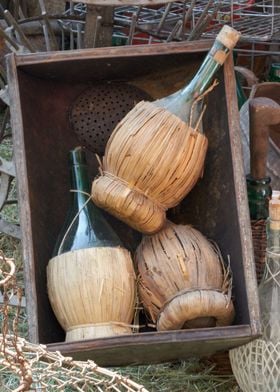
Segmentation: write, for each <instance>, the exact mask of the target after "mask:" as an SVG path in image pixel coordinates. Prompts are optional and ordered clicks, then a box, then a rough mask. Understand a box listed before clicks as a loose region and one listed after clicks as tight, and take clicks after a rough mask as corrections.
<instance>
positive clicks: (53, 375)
mask: <svg viewBox="0 0 280 392" xmlns="http://www.w3.org/2000/svg"><path fill="white" fill-rule="evenodd" d="M0 287H1V289H2V291H3V293H4V295H3V297H4V304H3V306H1V308H0V315H1V316H2V320H3V322H2V331H1V332H2V333H1V334H0V371H2V372H5V373H11V374H12V375H13V376H14V377H15V379H16V387H15V389H13V391H14V392H19V391H41V392H42V391H67V392H68V391H69V392H70V391H80V392H82V391H87V392H89V391H98V392H103V391H114V392H123V391H127V392H136V391H138V392H140V391H141V392H148V391H147V390H146V389H145V388H144V387H143V386H141V385H139V384H137V383H136V382H134V381H132V380H130V379H129V378H127V377H124V376H121V375H119V374H118V373H116V372H113V371H111V370H109V369H105V368H102V367H99V366H97V365H96V363H95V362H93V361H90V360H88V361H86V362H85V361H75V360H73V359H72V358H71V357H64V356H63V355H62V354H61V353H60V352H50V351H48V350H47V347H46V346H44V345H38V344H32V343H29V342H28V341H27V340H25V339H24V338H22V337H20V336H18V333H17V330H18V328H17V324H18V319H19V314H20V301H21V296H22V291H21V289H20V288H19V287H18V286H17V283H16V278H15V265H14V262H13V259H9V258H5V256H4V255H3V253H1V254H0ZM14 295H17V297H18V301H19V306H18V308H17V311H16V313H15V316H14V319H13V320H12V322H11V320H9V299H10V298H11V297H12V296H14Z"/></svg>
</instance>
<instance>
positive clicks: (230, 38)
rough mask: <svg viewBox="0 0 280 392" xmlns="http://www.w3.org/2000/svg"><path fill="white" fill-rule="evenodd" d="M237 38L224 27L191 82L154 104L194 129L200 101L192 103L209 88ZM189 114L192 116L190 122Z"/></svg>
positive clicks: (230, 29) (232, 31) (232, 30)
mask: <svg viewBox="0 0 280 392" xmlns="http://www.w3.org/2000/svg"><path fill="white" fill-rule="evenodd" d="M239 37H240V34H239V33H238V32H237V31H236V30H234V29H233V28H231V27H230V26H227V25H225V26H224V27H223V28H222V29H221V31H220V32H219V34H218V35H217V37H216V39H215V42H214V44H213V46H212V48H211V49H210V51H209V52H208V54H207V56H206V58H205V59H204V61H203V63H202V64H201V66H200V68H199V70H198V72H197V73H196V75H195V76H194V78H193V79H192V80H191V82H190V83H189V84H187V85H186V86H185V87H183V88H182V89H181V90H179V91H177V92H175V93H174V94H172V95H169V96H168V97H165V98H162V99H158V100H156V101H155V102H154V104H155V105H157V106H160V107H163V108H165V109H167V110H168V111H170V112H171V113H173V114H175V115H176V116H178V117H179V118H181V120H183V121H185V122H186V123H188V124H189V125H190V126H191V127H195V126H196V124H197V120H198V118H199V116H200V113H201V109H202V101H199V102H198V104H196V105H194V106H193V103H194V101H195V100H196V99H197V98H198V97H200V96H202V95H203V94H204V93H205V91H206V90H207V89H208V88H209V86H210V84H211V82H212V79H213V76H214V74H215V73H216V72H217V71H218V69H219V68H220V67H221V65H222V64H223V63H224V62H225V60H226V58H227V56H228V54H229V53H230V51H231V50H232V49H233V47H234V46H235V45H236V43H237V41H238V39H239ZM192 108H193V109H192ZM191 112H192V114H193V115H192V119H191V120H190V117H191ZM200 130H201V128H200Z"/></svg>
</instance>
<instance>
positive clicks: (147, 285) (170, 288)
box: [135, 221, 234, 330]
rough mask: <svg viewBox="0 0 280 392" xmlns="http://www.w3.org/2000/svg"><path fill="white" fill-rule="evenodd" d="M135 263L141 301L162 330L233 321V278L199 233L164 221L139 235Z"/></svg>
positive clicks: (216, 249) (212, 246) (212, 245)
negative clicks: (154, 231) (148, 233)
mask: <svg viewBox="0 0 280 392" xmlns="http://www.w3.org/2000/svg"><path fill="white" fill-rule="evenodd" d="M135 261H136V264H137V267H138V272H139V295H140V299H141V301H142V303H143V306H144V308H145V310H146V312H147V313H148V315H149V316H150V318H151V320H152V321H153V322H154V323H157V326H158V328H159V329H160V330H162V329H165V328H167V329H178V328H182V327H183V328H203V327H209V326H217V325H225V324H230V323H231V321H232V319H233V316H234V310H233V305H232V303H231V299H230V289H231V287H230V286H231V280H230V279H231V276H230V274H229V273H227V272H228V271H226V270H225V267H224V266H223V261H222V257H221V254H220V252H219V250H218V248H217V247H216V246H215V245H214V244H212V243H211V242H209V241H208V240H207V239H206V238H205V237H204V236H203V235H202V234H201V233H200V232H199V231H198V230H195V229H194V228H192V227H191V226H185V225H175V224H173V223H171V222H168V221H167V222H166V225H165V226H164V228H163V229H162V230H161V231H160V232H158V233H157V234H154V235H152V236H144V237H143V239H142V241H141V243H140V245H139V247H138V248H137V251H136V255H135ZM228 293H229V294H228ZM204 301H205V302H204ZM199 302H201V303H200V304H199ZM173 307H174V308H173ZM223 312H224V313H223Z"/></svg>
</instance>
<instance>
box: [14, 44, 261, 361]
mask: <svg viewBox="0 0 280 392" xmlns="http://www.w3.org/2000/svg"><path fill="white" fill-rule="evenodd" d="M210 45H211V41H210V42H209V41H201V42H200V41H199V42H196V43H186V42H182V43H176V44H173V43H172V44H162V45H161V44H160V45H151V46H148V45H146V46H141V47H132V46H130V47H119V48H110V47H109V48H98V49H95V50H83V51H72V52H63V53H59V52H57V53H37V54H28V55H24V56H14V55H10V56H9V58H8V79H9V89H10V94H11V115H12V127H13V130H14V149H15V158H16V169H17V178H18V189H19V201H20V216H21V226H22V235H23V251H24V261H25V280H26V296H27V312H28V319H29V332H30V338H31V340H32V341H34V342H40V343H47V344H50V345H51V347H52V349H62V350H63V351H64V352H65V353H66V352H67V353H71V355H72V354H75V353H76V355H77V357H83V358H94V359H96V360H97V359H98V361H99V363H102V364H103V365H109V364H112V362H114V363H113V364H114V365H117V364H128V363H135V362H137V363H145V361H146V362H161V361H167V360H173V359H176V360H177V359H179V358H186V357H187V356H193V355H198V356H200V355H202V354H204V353H205V354H206V353H207V352H208V354H210V353H211V352H214V351H216V350H222V349H224V350H225V349H227V348H229V347H233V346H234V345H238V344H242V343H244V342H246V341H249V340H251V339H253V338H254V337H256V336H258V335H259V334H260V323H259V308H258V299H257V298H258V297H257V285H256V277H255V272H254V263H253V250H252V241H251V232H250V220H249V212H248V205H247V198H246V187H245V181H244V172H243V167H242V159H241V145H240V136H239V120H238V110H237V102H236V94H235V81H234V70H233V63H232V60H231V59H229V60H228V61H227V62H226V64H225V66H224V70H223V72H222V71H221V72H219V73H218V75H217V77H218V80H219V85H218V87H217V88H216V89H215V90H214V91H213V92H212V93H211V97H209V99H208V108H207V111H206V113H205V121H204V129H205V133H206V135H207V137H208V140H209V149H208V153H207V158H206V166H205V172H204V177H203V179H202V180H201V181H200V182H199V183H198V184H197V185H196V187H195V189H194V190H193V191H192V192H191V193H190V194H189V195H188V197H187V198H186V199H185V200H184V201H183V202H182V203H181V205H180V207H179V208H178V209H177V208H175V209H174V210H173V211H169V217H171V218H172V219H171V220H174V221H176V222H178V223H179V222H180V223H189V224H192V225H193V226H194V227H195V228H197V229H198V230H200V231H201V232H202V233H203V234H205V235H206V236H207V237H208V238H212V239H213V240H215V241H216V242H217V243H218V245H219V246H220V249H221V251H222V254H223V256H224V258H225V260H227V258H228V257H229V258H230V263H231V269H232V272H233V296H234V306H235V310H236V318H235V321H234V326H231V327H225V328H222V329H215V328H209V329H203V330H188V331H187V330H185V331H175V332H163V333H158V332H153V333H152V335H151V334H150V333H145V332H141V333H139V334H136V335H133V336H131V338H129V339H128V340H127V337H125V336H124V337H122V338H115V339H113V340H111V339H109V340H108V338H107V339H99V340H92V341H88V342H83V343H81V342H77V343H72V344H71V346H69V345H68V344H66V343H63V340H64V333H63V331H62V329H61V327H60V326H59V325H58V323H57V321H56V319H55V317H54V315H53V313H52V310H51V307H50V304H49V300H48V297H47V290H46V265H47V263H48V261H49V259H50V257H51V254H52V250H53V247H54V243H55V241H56V238H57V234H58V232H59V230H60V228H61V225H62V222H63V221H64V217H65V213H66V211H67V208H68V200H69V198H68V194H69V183H68V168H67V163H66V160H67V158H66V157H67V153H68V151H69V150H70V149H71V148H73V147H74V146H76V145H77V144H78V143H79V142H78V140H77V138H76V136H75V135H74V133H73V131H72V130H71V128H70V124H69V119H68V112H69V107H70V106H71V104H72V102H73V101H74V100H75V98H76V97H77V96H78V95H79V94H80V92H81V91H83V90H84V89H85V88H86V87H88V84H89V83H92V82H94V81H97V82H98V81H102V80H111V81H114V80H117V81H120V80H121V81H125V82H129V83H131V84H137V86H139V87H140V88H142V89H144V90H145V91H146V92H147V93H148V94H150V95H151V96H152V98H155V97H157V98H159V97H162V96H164V95H167V94H170V93H172V92H174V91H175V90H177V89H178V88H179V87H180V86H182V85H183V84H185V83H186V80H189V79H190V78H191V77H192V75H193V74H194V73H195V70H196V69H197V68H198V66H199V64H200V63H201V61H202V59H203V57H204V55H205V51H206V50H207V49H208V48H209V47H210ZM184 68H185V71H186V74H184V72H183V71H184ZM176 71H177V72H176ZM169 74H170V76H171V80H172V83H171V82H170V80H169V78H168V75H169ZM149 81H152V82H151V83H150V82H149ZM34 107H36V110H34ZM88 162H89V166H90V173H91V176H92V178H93V177H94V176H95V175H96V174H97V164H96V160H95V157H94V155H93V154H91V153H90V152H88ZM63 200H64V201H65V202H62V201H63ZM106 217H107V218H108V219H109V221H110V222H111V223H112V225H113V226H114V228H115V230H117V231H118V232H119V234H120V235H121V237H122V240H123V241H124V243H125V244H126V245H127V246H129V247H131V249H133V248H134V249H135V244H137V241H138V240H139V238H138V239H137V240H136V241H135V238H136V237H134V233H133V231H132V230H130V229H129V228H128V227H127V226H125V225H123V224H121V223H120V222H118V221H116V220H114V219H112V218H110V217H109V216H107V215H106ZM128 239H129V240H128ZM133 241H134V242H133ZM46 326H47V328H46ZM130 339H131V340H130ZM208 342H209V343H208ZM132 350H133V355H132ZM134 351H135V356H134Z"/></svg>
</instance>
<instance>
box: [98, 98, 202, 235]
mask: <svg viewBox="0 0 280 392" xmlns="http://www.w3.org/2000/svg"><path fill="white" fill-rule="evenodd" d="M207 144H208V143H207V138H206V137H205V136H204V135H202V134H201V133H200V132H197V131H195V130H193V129H192V128H190V127H189V126H188V125H187V124H186V123H185V122H183V121H182V120H181V119H180V118H179V117H177V116H175V115H173V114H172V113H170V112H168V111H167V110H165V109H163V108H160V107H157V106H155V105H153V104H152V103H150V102H144V101H142V102H140V103H138V104H137V105H136V106H135V107H134V108H133V109H132V110H131V111H130V112H129V113H128V114H127V115H126V116H125V117H124V118H123V120H122V121H121V122H120V123H119V124H118V125H117V127H116V128H115V130H114V132H113V134H112V135H111V137H110V139H109V141H108V143H107V146H106V150H105V156H104V157H103V165H102V168H100V169H101V176H100V177H99V178H97V179H96V180H95V181H94V182H93V186H92V197H93V200H94V202H95V204H97V205H98V206H99V207H101V208H104V209H105V210H107V211H109V212H110V213H111V214H112V215H115V216H116V217H117V218H119V219H120V220H122V221H124V222H126V223H127V224H128V225H130V226H132V227H134V228H135V229H137V230H139V231H141V232H144V233H154V232H157V231H158V230H160V228H161V227H162V226H163V224H164V222H165V219H166V218H165V210H166V209H168V208H170V207H173V206H175V205H177V204H178V203H179V202H180V201H181V200H182V199H183V198H184V197H185V195H186V194H187V193H188V192H190V190H191V189H192V188H193V186H194V185H195V184H196V182H197V180H198V179H199V177H200V176H201V175H202V172H203V165H204V160H205V155H206V150H207Z"/></svg>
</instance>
